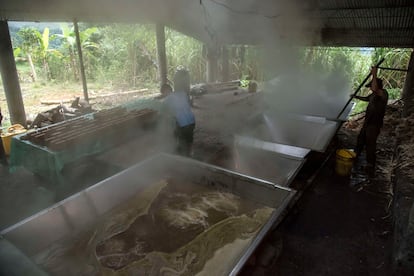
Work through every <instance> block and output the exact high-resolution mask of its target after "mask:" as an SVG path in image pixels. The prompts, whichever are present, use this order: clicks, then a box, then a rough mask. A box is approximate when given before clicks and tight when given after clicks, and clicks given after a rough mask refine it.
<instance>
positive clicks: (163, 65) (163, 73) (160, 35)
mask: <svg viewBox="0 0 414 276" xmlns="http://www.w3.org/2000/svg"><path fill="white" fill-rule="evenodd" d="M155 29H156V36H157V57H158V74H159V78H160V84H161V85H160V87H161V86H162V85H163V84H165V83H167V55H166V54H165V30H164V25H162V24H157V25H156V28H155Z"/></svg>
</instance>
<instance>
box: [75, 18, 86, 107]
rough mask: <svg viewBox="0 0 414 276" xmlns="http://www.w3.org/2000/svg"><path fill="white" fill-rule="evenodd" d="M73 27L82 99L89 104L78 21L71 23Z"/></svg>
mask: <svg viewBox="0 0 414 276" xmlns="http://www.w3.org/2000/svg"><path fill="white" fill-rule="evenodd" d="M73 26H74V27H75V36H76V46H77V48H78V56H79V65H80V73H81V77H82V86H83V97H84V99H85V101H87V102H89V96H88V85H87V83H86V75H85V66H84V65H83V55H82V45H81V41H80V36H79V27H78V21H77V20H76V19H75V20H74V21H73Z"/></svg>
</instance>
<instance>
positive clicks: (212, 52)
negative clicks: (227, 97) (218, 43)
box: [206, 47, 218, 82]
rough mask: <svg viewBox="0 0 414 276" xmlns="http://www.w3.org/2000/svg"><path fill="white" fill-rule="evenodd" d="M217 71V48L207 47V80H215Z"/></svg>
mask: <svg viewBox="0 0 414 276" xmlns="http://www.w3.org/2000/svg"><path fill="white" fill-rule="evenodd" d="M217 71H218V65H217V48H213V47H209V48H207V70H206V72H207V76H206V79H207V82H216V81H217Z"/></svg>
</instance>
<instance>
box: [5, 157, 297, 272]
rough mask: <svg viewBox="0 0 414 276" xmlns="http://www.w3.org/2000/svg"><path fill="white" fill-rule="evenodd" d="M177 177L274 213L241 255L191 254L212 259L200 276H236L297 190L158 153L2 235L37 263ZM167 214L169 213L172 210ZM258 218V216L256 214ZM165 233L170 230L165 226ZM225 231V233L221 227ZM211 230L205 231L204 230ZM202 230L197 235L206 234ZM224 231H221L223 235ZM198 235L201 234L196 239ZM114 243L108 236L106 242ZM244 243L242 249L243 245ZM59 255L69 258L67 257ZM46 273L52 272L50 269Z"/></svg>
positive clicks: (119, 232)
mask: <svg viewBox="0 0 414 276" xmlns="http://www.w3.org/2000/svg"><path fill="white" fill-rule="evenodd" d="M174 178H175V179H178V180H179V181H178V183H181V182H180V181H182V183H191V185H193V186H194V187H196V188H197V189H201V190H203V191H207V192H206V194H214V193H218V194H224V195H226V196H227V197H229V198H237V199H240V200H241V201H245V202H250V203H251V204H253V205H255V206H256V205H258V206H259V205H260V206H261V207H260V208H262V209H266V210H270V211H269V212H268V216H265V217H263V216H262V217H261V218H265V219H262V220H258V219H256V218H257V217H256V218H255V219H256V220H254V223H256V224H255V225H256V226H257V227H258V228H257V230H255V231H254V232H251V233H252V235H251V236H249V238H248V239H247V238H246V239H245V240H243V239H244V238H243V237H242V238H241V239H239V240H238V241H241V242H240V243H239V247H238V251H237V250H236V251H234V252H233V251H231V250H230V251H229V250H227V251H226V247H227V246H228V244H226V242H224V244H221V245H220V246H222V247H220V248H219V249H218V250H216V251H215V252H214V255H213V256H211V255H210V256H202V253H200V256H196V257H194V256H193V257H194V258H193V261H192V262H190V264H192V263H194V262H197V261H198V260H199V259H200V258H204V257H205V258H206V259H208V260H207V261H206V263H205V264H204V265H202V266H201V270H200V271H198V274H200V275H203V274H204V275H211V273H214V274H216V273H217V271H220V273H219V274H223V275H236V274H237V273H238V272H239V271H240V270H241V268H242V267H243V265H244V264H245V262H246V261H247V259H248V258H249V256H250V255H251V254H252V253H253V251H254V250H255V248H256V247H257V246H258V245H259V243H260V242H261V241H262V239H263V238H264V236H265V235H266V233H268V232H269V231H270V230H271V229H272V228H274V227H275V226H276V225H277V224H278V223H279V222H280V220H281V214H282V211H283V210H285V209H286V208H288V204H289V202H290V201H291V200H292V198H293V196H294V194H295V191H293V190H291V189H288V188H284V187H280V186H277V185H275V184H272V183H270V182H266V181H263V180H259V179H255V178H252V177H248V176H245V175H242V174H238V173H235V172H232V171H229V170H225V169H222V168H219V167H215V166H211V165H208V164H205V163H201V162H198V161H194V160H191V159H187V158H183V157H178V156H174V155H168V154H159V155H156V156H154V157H152V158H150V159H147V160H145V161H143V162H140V163H138V164H136V165H134V166H132V167H130V168H128V169H126V170H124V171H122V172H120V173H118V174H116V175H114V176H112V177H110V178H108V179H106V180H104V181H101V182H99V183H97V184H95V185H94V186H91V187H89V188H87V189H85V190H83V191H81V192H79V193H77V194H75V195H73V196H71V197H69V198H67V199H65V200H63V201H62V202H60V203H57V204H56V205H54V206H52V207H50V208H48V209H46V210H44V211H41V212H40V213H38V214H36V215H34V216H32V217H30V218H28V219H26V220H23V221H22V222H20V223H17V224H16V225H13V226H11V227H10V228H8V229H6V230H4V231H2V233H1V235H2V236H3V237H4V239H6V240H7V241H8V242H10V243H11V244H12V245H13V246H15V247H16V248H17V251H20V252H21V253H22V254H23V255H24V256H22V257H28V258H30V259H31V261H32V262H33V263H36V262H38V256H39V255H42V252H44V251H45V250H46V251H47V249H48V248H49V249H50V248H54V249H53V250H54V251H56V252H59V250H58V249H57V248H58V247H56V245H58V244H60V243H63V241H65V243H66V244H71V245H73V244H75V243H77V244H78V245H79V244H80V243H79V239H78V238H77V237H78V236H79V235H80V233H85V231H86V232H87V231H89V230H90V229H95V228H96V227H97V225H102V224H103V225H104V224H105V219H106V218H107V217H106V215H107V214H108V213H111V212H113V211H114V210H117V208H119V206H121V205H122V204H124V203H125V202H130V201H128V200H130V199H131V198H137V197H136V196H137V195H138V196H139V195H141V194H144V193H147V191H148V190H151V188H152V186H154V185H155V183H160V181H161V182H162V181H163V180H165V179H174ZM179 186H180V185H178V186H177V187H178V188H180V187H179ZM167 198H168V196H167ZM190 198H191V199H192V200H193V201H194V200H196V199H197V198H196V197H192V195H190ZM140 202H141V201H136V202H135V201H134V203H137V204H140ZM185 204H187V203H185ZM253 205H252V206H253ZM151 208H152V207H151ZM149 210H151V209H149ZM155 211H157V209H155ZM167 211H169V209H168V210H167ZM126 212H127V213H128V212H129V210H126ZM199 213H201V212H199ZM216 213H217V212H216ZM283 213H285V212H283ZM254 214H258V212H254ZM241 217H243V218H245V217H246V216H244V215H242V216H241ZM233 218H234V217H230V218H229V219H230V220H231V219H233ZM236 218H237V217H236ZM226 219H227V218H226ZM251 221H252V220H250V222H251ZM258 221H260V224H257V223H258ZM190 223H192V222H190ZM219 224H220V225H221V224H222V222H220V223H217V225H219ZM217 225H214V227H218V226H217ZM220 225H219V226H220ZM224 225H225V224H224ZM256 226H255V227H256ZM111 227H115V228H116V227H118V228H119V227H120V226H119V225H118V224H113V225H112V226H111ZM130 227H132V226H130ZM160 227H161V225H160ZM214 227H213V228H214ZM88 229H89V230H88ZM96 229H98V228H96ZM209 229H210V228H208V231H210V230H209ZM123 230H125V229H123ZM167 230H168V231H169V230H171V231H172V229H171V228H167ZM223 230H226V229H225V228H223ZM171 231H169V232H171ZM208 231H207V230H206V231H204V232H208ZM92 232H93V231H92ZM204 232H202V234H200V235H199V236H202V235H203V233H204ZM222 232H223V231H221V232H220V233H222ZM102 233H103V232H99V231H98V230H96V231H95V233H94V235H91V236H89V237H88V239H87V240H86V241H85V242H84V243H81V244H80V246H86V245H85V244H86V243H93V239H95V238H96V237H97V236H99V235H101V234H102ZM115 233H117V234H116V235H115V234H114V235H113V236H111V237H110V239H113V238H114V237H117V235H122V233H123V232H122V229H121V230H120V229H118V230H117V232H116V231H115ZM199 236H197V238H198V237H199ZM179 238H180V237H177V239H179ZM110 239H109V238H108V240H110ZM221 240H224V241H225V240H226V237H222V238H220V241H214V240H212V241H214V242H213V243H219V242H222V241H221ZM75 241H76V242H75ZM144 242H145V241H144ZM191 242H192V241H191ZM228 242H230V243H231V242H232V241H231V240H230V241H228ZM240 244H241V245H242V246H240ZM2 246H3V245H2V244H1V243H0V252H2ZM212 246H213V245H207V248H209V247H212ZM97 248H98V247H97ZM182 248H186V246H183V247H181V248H180V250H181V249H182ZM53 250H52V251H53ZM52 251H51V252H52ZM3 252H4V250H3ZM96 252H98V249H96ZM223 252H227V253H226V255H225V256H226V257H225V258H222V259H221V262H219V265H218V266H219V267H220V265H222V264H225V265H224V266H223V267H222V268H221V270H215V271H211V269H212V266H209V265H207V264H208V263H209V261H210V259H214V257H216V258H217V257H220V256H221V255H220V254H224V253H223ZM6 253H7V252H6ZM82 253H83V252H80V253H79V254H82ZM96 254H98V253H96ZM60 255H62V256H65V255H64V254H60ZM190 255H191V254H190V253H189V252H187V253H186V254H182V256H185V258H187V257H188V256H190ZM16 256H17V255H13V256H7V254H6V255H1V254H0V264H2V265H3V264H5V263H6V261H5V260H6V259H7V263H11V262H10V259H13V258H15V257H16ZM180 256H181V255H180ZM58 257H59V254H57V257H56V258H58ZM17 258H18V257H17ZM183 258H184V257H183ZM18 260H19V259H18ZM72 261H73V260H72ZM17 263H18V261H17ZM80 265H81V264H77V263H76V262H74V263H72V266H73V267H77V266H80ZM29 267H30V266H29ZM39 267H40V270H46V271H47V269H46V268H44V267H42V266H41V265H39ZM3 269H5V268H3ZM9 269H12V270H13V267H12V268H10V267H9ZM69 271H70V269H69V270H65V272H66V273H68V274H70V273H69ZM0 272H2V268H0ZM47 272H48V273H50V274H53V273H51V272H50V271H47ZM0 274H1V273H0ZM36 275H38V274H36ZM39 275H40V274H39Z"/></svg>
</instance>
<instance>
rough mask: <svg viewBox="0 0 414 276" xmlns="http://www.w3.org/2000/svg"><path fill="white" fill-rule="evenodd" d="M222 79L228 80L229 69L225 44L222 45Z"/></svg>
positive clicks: (227, 51)
mask: <svg viewBox="0 0 414 276" xmlns="http://www.w3.org/2000/svg"><path fill="white" fill-rule="evenodd" d="M221 58H222V68H223V72H222V81H223V82H225V81H230V69H229V50H228V49H227V46H226V45H224V46H223V47H222V56H221Z"/></svg>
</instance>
